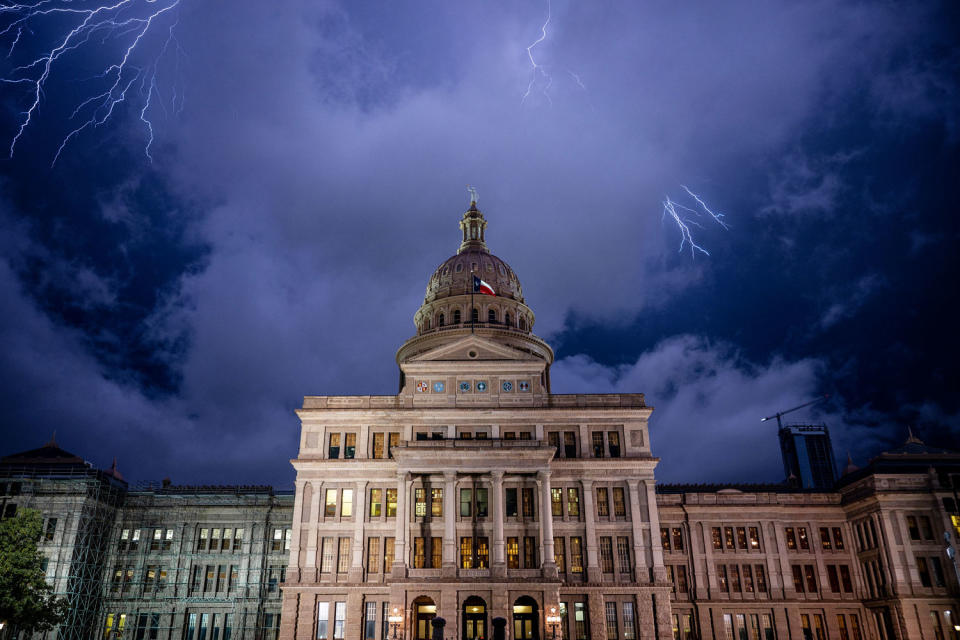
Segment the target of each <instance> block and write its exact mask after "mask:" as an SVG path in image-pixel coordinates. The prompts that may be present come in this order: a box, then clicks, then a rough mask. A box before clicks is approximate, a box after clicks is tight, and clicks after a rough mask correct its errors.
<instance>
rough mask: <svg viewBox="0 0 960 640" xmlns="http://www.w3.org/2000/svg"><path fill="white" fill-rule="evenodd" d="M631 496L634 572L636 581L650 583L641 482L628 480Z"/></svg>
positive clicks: (629, 497)
mask: <svg viewBox="0 0 960 640" xmlns="http://www.w3.org/2000/svg"><path fill="white" fill-rule="evenodd" d="M627 488H628V489H629V491H630V495H629V496H627V498H628V499H629V500H630V524H631V525H632V526H633V571H634V574H635V575H634V580H636V581H637V582H649V580H650V571H649V570H648V569H647V547H646V545H645V544H643V528H642V521H643V516H642V515H641V514H640V480H637V479H633V478H631V479H629V480H627Z"/></svg>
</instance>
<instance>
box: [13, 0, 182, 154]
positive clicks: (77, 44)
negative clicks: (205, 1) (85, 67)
mask: <svg viewBox="0 0 960 640" xmlns="http://www.w3.org/2000/svg"><path fill="white" fill-rule="evenodd" d="M180 2H181V0H113V1H112V2H111V1H110V0H106V1H101V2H99V3H90V2H82V1H81V2H77V1H76V0H34V1H32V2H26V3H16V4H8V5H2V6H0V39H4V38H9V39H10V41H11V42H10V45H9V48H8V53H7V57H8V58H10V57H12V56H14V55H15V54H16V52H17V51H18V48H23V47H24V46H27V45H26V44H25V42H24V41H23V40H22V39H21V36H22V35H24V34H25V33H27V34H30V35H35V34H36V33H38V32H39V33H47V32H50V31H51V30H54V33H56V34H57V35H55V37H54V41H53V43H52V44H48V45H37V46H36V47H35V49H39V52H38V53H35V54H34V56H35V57H33V58H32V59H28V61H26V62H24V63H23V64H19V65H17V66H14V67H13V68H11V69H10V70H9V71H8V72H7V75H6V76H4V77H0V82H3V83H6V84H13V85H24V86H25V87H26V96H27V102H28V103H29V104H28V106H27V107H26V108H25V110H24V111H21V112H20V113H19V114H18V115H19V123H18V125H19V126H17V130H16V133H15V134H14V135H13V137H12V138H11V140H10V147H9V156H10V157H11V158H13V156H14V153H15V152H16V149H17V144H18V143H19V142H20V139H21V138H22V137H23V135H24V133H25V132H26V131H27V129H28V128H29V127H31V126H38V125H36V124H35V119H36V117H37V115H38V113H39V111H40V107H41V104H42V102H43V101H44V99H45V97H46V94H47V91H48V85H49V84H51V82H52V81H51V77H52V76H54V75H55V71H56V70H59V69H60V68H61V67H65V66H68V65H69V62H68V60H67V58H68V57H69V56H70V54H75V56H74V57H75V58H80V60H79V61H81V62H82V61H84V60H91V59H98V58H104V59H105V62H104V65H105V66H104V67H103V68H102V71H100V72H99V73H97V74H95V75H94V76H93V77H92V78H88V80H93V81H95V82H96V83H98V85H97V88H95V89H93V90H92V91H91V92H90V93H89V94H88V95H86V96H84V97H81V99H79V101H78V103H77V104H76V107H75V108H74V109H73V113H72V114H71V115H70V117H69V118H68V119H67V120H68V121H70V122H76V123H77V124H76V125H75V126H73V128H72V129H71V130H70V131H69V132H67V133H66V135H65V136H64V137H63V139H62V140H61V142H60V145H59V146H58V148H57V151H56V153H55V154H54V156H53V161H52V162H51V165H50V166H51V167H53V166H54V165H55V164H56V163H57V160H58V159H59V158H60V155H61V154H62V153H63V151H64V149H65V148H66V147H67V145H68V144H69V143H70V142H71V141H72V140H74V139H75V138H77V137H78V136H79V135H80V134H81V133H83V132H84V131H86V130H88V129H95V128H97V127H99V126H101V125H103V124H104V123H106V122H107V121H108V120H110V119H111V118H112V117H114V116H115V113H116V110H117V107H118V106H119V105H121V104H123V103H125V102H127V101H128V100H132V99H133V98H132V96H133V95H134V94H136V95H137V96H138V100H139V102H140V107H141V108H140V111H139V115H140V121H141V122H142V123H143V125H144V128H145V130H146V142H145V144H144V155H145V156H146V158H147V159H148V160H149V161H150V162H151V163H152V162H153V156H152V155H151V152H150V150H151V147H152V145H153V142H154V125H153V120H152V119H151V116H150V113H151V111H152V110H153V109H152V107H153V105H154V99H155V98H156V99H157V103H159V104H160V105H161V107H162V108H163V110H164V111H165V112H166V107H165V98H163V96H162V92H161V89H160V87H161V85H160V82H159V78H158V76H159V74H160V69H161V66H162V65H163V64H164V60H165V59H166V58H167V57H168V56H170V55H175V56H176V65H177V66H176V68H177V70H178V69H179V62H180V58H181V57H185V53H184V51H183V49H182V48H181V46H180V43H179V41H178V40H177V38H176V33H175V30H176V26H177V24H178V21H179V11H178V8H179V6H180ZM64 23H66V26H61V25H63V24H64ZM162 23H168V26H167V32H166V38H165V39H164V41H163V45H162V46H160V47H155V46H154V37H153V34H154V32H156V31H157V30H158V29H162V28H163V27H162V26H159V25H160V24H162ZM161 37H162V35H161ZM117 43H119V44H120V46H119V47H118V46H116V44H117ZM30 44H31V45H32V44H33V43H30ZM53 82H55V80H53ZM51 88H52V87H51ZM172 94H173V97H172V99H171V105H172V108H173V110H174V111H175V112H176V111H177V100H178V98H179V100H180V109H182V108H183V96H182V92H180V93H179V95H178V92H177V90H176V88H175V87H174V89H173V91H172Z"/></svg>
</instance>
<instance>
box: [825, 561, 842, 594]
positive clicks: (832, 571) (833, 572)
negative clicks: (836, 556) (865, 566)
mask: <svg viewBox="0 0 960 640" xmlns="http://www.w3.org/2000/svg"><path fill="white" fill-rule="evenodd" d="M827 581H828V582H829V583H830V591H832V592H834V593H840V574H838V573H837V566H836V565H834V564H828V565H827Z"/></svg>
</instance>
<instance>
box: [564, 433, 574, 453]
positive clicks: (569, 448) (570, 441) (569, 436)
mask: <svg viewBox="0 0 960 640" xmlns="http://www.w3.org/2000/svg"><path fill="white" fill-rule="evenodd" d="M563 457H564V458H576V457H577V432H576V431H564V432H563Z"/></svg>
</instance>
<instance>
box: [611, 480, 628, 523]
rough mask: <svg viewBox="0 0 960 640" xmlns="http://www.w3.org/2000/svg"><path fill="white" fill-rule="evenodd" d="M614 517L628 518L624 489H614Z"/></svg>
mask: <svg viewBox="0 0 960 640" xmlns="http://www.w3.org/2000/svg"><path fill="white" fill-rule="evenodd" d="M613 516H614V517H615V518H626V517H627V505H626V499H625V498H624V492H623V487H614V488H613Z"/></svg>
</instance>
